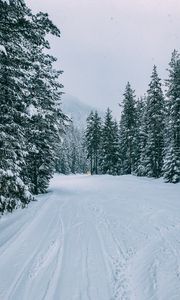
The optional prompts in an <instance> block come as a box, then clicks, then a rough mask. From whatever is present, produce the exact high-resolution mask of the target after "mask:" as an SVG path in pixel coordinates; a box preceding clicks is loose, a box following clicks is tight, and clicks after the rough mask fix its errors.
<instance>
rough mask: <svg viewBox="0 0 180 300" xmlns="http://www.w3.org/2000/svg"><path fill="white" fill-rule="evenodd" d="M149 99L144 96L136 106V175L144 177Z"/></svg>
mask: <svg viewBox="0 0 180 300" xmlns="http://www.w3.org/2000/svg"><path fill="white" fill-rule="evenodd" d="M146 104H147V99H146V96H145V95H144V96H143V97H140V98H139V99H138V101H137V104H136V111H137V123H136V125H137V126H136V135H135V136H136V145H137V147H136V154H135V157H136V162H135V174H136V175H138V176H142V175H144V174H145V168H144V159H145V151H144V150H145V145H146V140H147V130H146V123H147V122H146V114H145V109H146Z"/></svg>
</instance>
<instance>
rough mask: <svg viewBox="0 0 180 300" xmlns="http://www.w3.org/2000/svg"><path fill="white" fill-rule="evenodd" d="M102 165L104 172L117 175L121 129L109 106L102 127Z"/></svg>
mask: <svg viewBox="0 0 180 300" xmlns="http://www.w3.org/2000/svg"><path fill="white" fill-rule="evenodd" d="M100 166H101V171H102V173H103V174H111V175H117V174H118V173H119V168H120V161H119V130H118V125H117V122H115V121H114V120H113V117H112V112H111V110H110V109H109V108H108V109H107V112H106V115H105V121H104V126H103V128H102V146H101V159H100Z"/></svg>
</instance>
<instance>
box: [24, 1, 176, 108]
mask: <svg viewBox="0 0 180 300" xmlns="http://www.w3.org/2000/svg"><path fill="white" fill-rule="evenodd" d="M26 2H27V4H28V6H29V7H31V8H32V9H33V11H39V10H41V11H44V12H48V13H49V15H50V17H51V19H52V20H53V22H54V23H55V24H56V25H57V26H58V27H59V29H60V30H61V38H60V39H53V40H52V43H51V45H52V51H53V54H54V55H55V56H56V57H57V58H58V67H60V69H62V70H64V74H63V75H62V77H61V82H62V83H63V84H64V91H65V92H66V93H69V94H71V95H73V96H76V97H78V98H79V99H80V100H81V101H83V102H86V103H89V104H92V105H96V106H99V107H106V106H110V107H111V108H112V109H114V110H115V109H116V110H118V109H119V108H118V105H117V103H118V102H120V101H121V99H122V94H123V92H124V88H125V85H126V83H127V81H130V83H131V84H132V87H133V88H134V89H135V90H136V94H137V95H138V96H139V95H140V94H143V93H144V92H145V91H146V90H147V87H148V83H149V78H150V75H151V72H152V67H153V65H154V64H156V65H157V66H158V70H159V74H160V76H161V77H162V78H163V79H164V78H166V76H167V74H166V71H165V70H166V68H167V65H168V62H169V60H170V57H171V53H172V51H173V49H177V50H179V48H180V1H179V0H45V1H43V0H28V1H26Z"/></svg>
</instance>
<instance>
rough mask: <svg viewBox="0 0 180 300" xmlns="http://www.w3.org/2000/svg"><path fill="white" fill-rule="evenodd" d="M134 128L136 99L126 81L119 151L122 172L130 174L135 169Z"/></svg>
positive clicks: (135, 122) (135, 145)
mask: <svg viewBox="0 0 180 300" xmlns="http://www.w3.org/2000/svg"><path fill="white" fill-rule="evenodd" d="M136 128H137V113H136V101H135V96H134V91H133V90H132V88H131V85H130V83H129V82H128V83H127V86H126V89H125V93H124V99H123V111H122V115H121V120H120V152H121V161H122V170H121V172H122V174H132V173H133V172H134V171H135V169H136V152H137V150H136V149H137V141H136V132H137V131H136Z"/></svg>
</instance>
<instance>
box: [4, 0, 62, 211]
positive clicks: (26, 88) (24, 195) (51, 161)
mask: <svg viewBox="0 0 180 300" xmlns="http://www.w3.org/2000/svg"><path fill="white" fill-rule="evenodd" d="M0 20H1V21H0V158H1V159H0V210H1V211H2V212H3V211H4V210H9V211H11V210H12V209H13V208H15V207H17V206H19V205H23V206H24V205H26V204H27V203H28V202H29V201H30V200H31V199H32V196H31V194H30V193H29V189H30V191H31V192H32V193H34V194H37V193H39V192H45V190H46V188H47V185H48V181H49V179H50V178H51V177H52V174H53V171H54V165H55V159H56V152H57V149H58V147H59V144H60V136H61V134H62V131H63V128H64V120H65V119H66V117H65V115H64V114H63V113H62V111H61V108H60V102H59V101H60V96H61V91H60V89H61V87H62V86H61V85H60V83H59V81H58V77H59V75H60V74H61V72H58V71H56V70H54V69H53V63H54V62H55V58H54V57H52V56H50V55H48V54H47V53H45V51H44V50H46V51H47V49H49V48H50V45H49V43H48V41H47V39H46V36H47V34H53V35H56V36H59V35H60V33H59V30H58V29H57V28H56V26H54V25H53V24H52V22H51V21H50V20H49V18H48V15H47V14H43V13H38V14H37V15H33V14H32V13H31V11H30V10H29V9H28V8H27V7H26V5H25V3H24V2H23V1H20V0H19V1H18V0H16V1H13V0H12V1H9V2H8V1H6V2H4V1H1V0H0ZM28 187H29V189H28Z"/></svg>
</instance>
